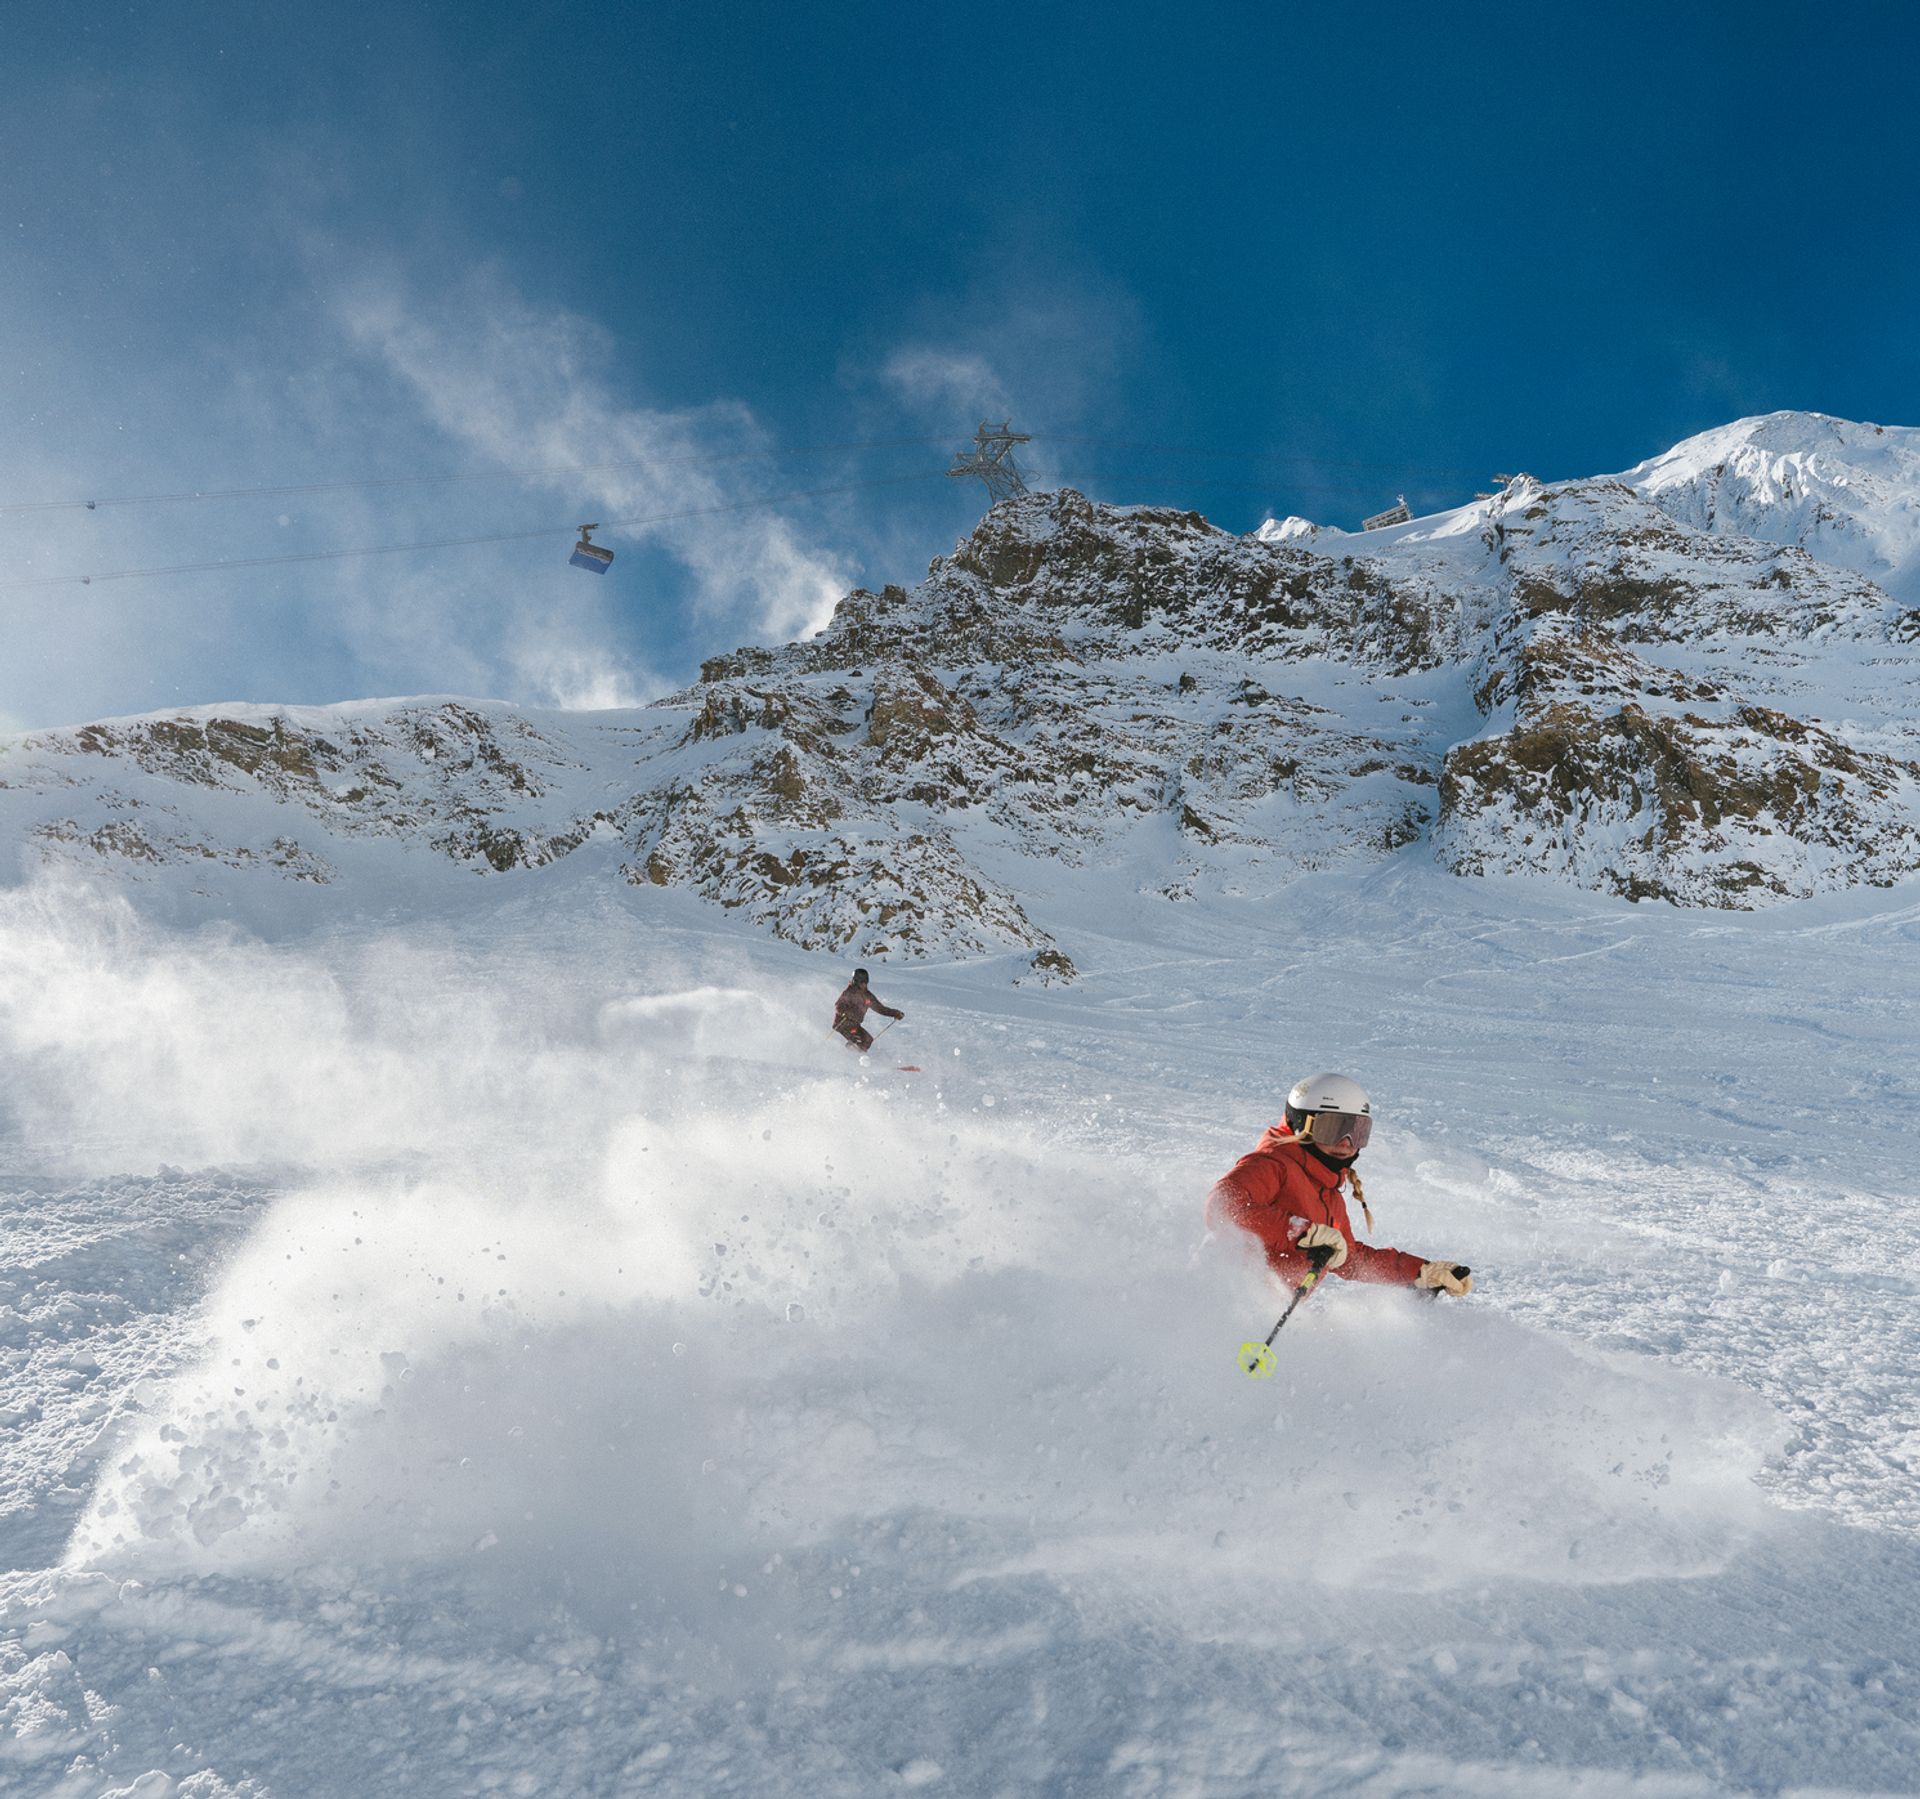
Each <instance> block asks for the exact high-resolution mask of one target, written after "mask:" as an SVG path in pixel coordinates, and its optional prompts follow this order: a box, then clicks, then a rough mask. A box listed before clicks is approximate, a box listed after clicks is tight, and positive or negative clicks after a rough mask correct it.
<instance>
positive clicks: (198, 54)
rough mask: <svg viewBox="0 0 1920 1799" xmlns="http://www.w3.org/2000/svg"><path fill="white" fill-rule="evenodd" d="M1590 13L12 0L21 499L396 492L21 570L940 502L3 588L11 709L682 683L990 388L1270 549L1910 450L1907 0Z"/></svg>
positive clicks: (1919, 373)
mask: <svg viewBox="0 0 1920 1799" xmlns="http://www.w3.org/2000/svg"><path fill="white" fill-rule="evenodd" d="M1580 15H1581V16H1579V17H1574V18H1565V17H1558V16H1556V13H1555V10H1554V9H1526V10H1516V9H1494V8H1431V7H1425V8H1414V7H1394V6H1376V7H1371V8H1367V7H1336V6H1331V5H1329V6H1285V5H1265V6H1247V7H1234V6H1211V7H1204V6H1203V7H1194V8H1186V9H1178V10H1176V9H1171V8H1164V7H1146V6H1132V7H1129V6H1120V5H1114V6H1108V7H1105V8H1092V7H1081V8H1068V7H1048V6H1044V5H1042V6H1033V7H1028V8H1024V9H1021V10H1020V11H1018V12H1017V13H1010V12H1008V11H1006V10H1005V9H988V8H977V9H957V8H943V9H932V8H924V9H923V8H910V7H901V6H899V5H898V4H893V5H884V6H883V5H872V6H869V5H862V4H846V5H835V6H814V7H809V6H794V5H784V6H749V5H738V4H729V3H727V0H709V3H708V4H704V5H686V6H660V5H629V6H624V7H596V6H588V5H576V4H567V3H564V0H559V3H552V4H544V5H539V4H525V3H523V4H519V5H514V6H507V5H496V4H491V3H488V0H463V3H462V4H446V5H433V6H426V5H405V4H399V5H395V4H381V5H377V6H375V5H362V4H358V3H357V0H339V3H337V4H333V5H330V6H328V7H325V8H321V7H311V6H303V7H293V6H287V5H266V6H259V5H249V6H245V7H242V6H238V5H233V6H228V5H217V4H212V5H192V4H177V5H170V6H165V7H151V6H133V7H123V8H120V9H99V10H93V9H86V10H83V9H76V8H72V7H67V6H52V5H44V4H36V3H34V0H15V4H13V5H12V6H9V7H8V8H6V9H4V11H0V230H3V231H4V234H5V235H4V239H3V240H0V258H3V260H0V507H4V506H9V505H13V506H17V505H19V504H21V503H24V502H30V501H54V500H67V499H77V498H85V497H101V496H106V497H109V498H118V497H124V496H137V495H144V494H154V493H169V492H177V491H182V490H194V489H204V488H236V487H258V486H283V487H293V486H301V485H307V484H331V483H362V484H363V485H358V486H339V487H329V488H328V489H327V490H326V491H321V492H306V493H299V494H282V495H254V496H251V497H247V498H238V499H227V500H207V501H201V502H198V503H176V504H166V505H150V506H124V507H111V506H103V507H101V508H99V509H97V510H96V511H93V512H86V511H80V510H65V511H61V510H48V511H33V512H21V511H0V584H3V583H5V582H8V581H18V580H20V579H22V578H34V577H45V576H50V575H65V574H77V573H84V572H104V571H111V570H118V569H127V568H147V567H156V566H163V565H168V564H174V563H187V562H204V561H213V560H220V559H227V558H259V557H272V556H278V555H287V554H293V553H300V552H308V551H317V550H332V549H339V548H347V547H355V546H361V545H368V544H385V543H409V542H416V541H421V540H425V539H432V538H440V537H460V536H475V535H485V534H490V533H495V532H511V531H520V530H526V531H538V530H546V529H552V530H555V531H558V532H564V531H565V530H566V528H567V527H568V526H570V525H572V524H574V523H576V522H578V521H579V520H580V519H582V518H648V517H653V516H655V515H657V514H662V513H671V512H685V511H693V510H700V509H706V508H711V507H716V506H729V505H732V504H734V503H735V502H739V501H743V500H749V499H751V498H753V497H755V496H759V495H766V494H775V493H785V492H791V491H795V490H801V489H809V490H810V489H819V488H830V487H838V486H843V485H846V486H851V485H852V484H854V483H858V482H863V481H886V480H889V479H890V478H892V477H904V476H913V475H922V476H924V477H925V478H924V479H918V480H900V481H895V482H893V483H892V484H891V485H884V486H873V487H866V488H860V489H857V490H855V491H850V492H847V493H842V494H834V495H828V496H825V497H821V498H817V499H813V500H810V501H805V502H800V503H796V504H792V505H788V506H785V507H782V508H777V509H760V510H750V511H740V512H727V513H715V514H710V515H709V516H707V517H705V518H700V519H687V520H682V521H680V522H678V523H673V524H668V525H664V526H660V527H656V528H638V529H628V530H623V531H610V532H608V533H606V536H607V538H608V541H609V542H611V543H612V544H613V545H614V546H615V547H616V548H617V549H618V550H619V552H620V559H619V561H618V563H617V564H616V566H615V569H614V572H613V573H612V574H610V575H609V576H607V577H606V578H605V579H604V580H597V579H596V578H594V577H591V576H588V575H585V574H582V573H579V572H577V571H575V570H572V569H570V568H569V567H568V566H567V565H566V559H565V558H566V549H567V541H566V538H565V537H564V536H554V537H543V538H539V539H530V540H525V541H520V542H509V543H502V544H494V545H476V546H471V547H467V548H460V549H444V550H436V551H421V552H417V553H412V554H406V555H393V556H380V557H370V558H365V559H334V560H322V561H313V562H302V563H290V564H284V565H268V566H257V567H254V568H250V569H236V570H228V571H221V572H215V573H203V574H196V575H177V576H167V577H159V578H153V579H148V580H140V581H123V582H110V583H100V584H96V585H94V586H91V587H85V588H82V587H75V586H43V587H29V588H22V587H18V586H13V587H6V586H4V585H0V608H4V615H3V616H4V621H5V638H4V641H5V645H6V647H5V649H4V650H0V724H11V725H16V726H19V725H40V724H48V723H55V722H65V721H72V720H77V719H80V718H84V717H90V716H100V715H104V714H109V713H116V712H129V711H140V710H148V709H154V708H160V707H166V706H171V705H176V704H192V703H201V702H209V701H218V700H232V699H251V700H286V701H299V702H320V701H327V700H334V699H342V698H349V697H356V696H361V695H390V694H398V693H408V692H477V693H482V694H493V695H500V696H504V697H508V698H512V699H517V700H520V701H523V702H527V703H563V704H596V703H598V704H605V703H615V702H623V701H629V700H634V699H638V698H643V697H647V696H650V695H652V694H654V693H657V692H659V691H662V690H663V689H665V688H667V687H670V686H675V685H679V684H681V683H682V682H684V681H685V680H686V679H688V678H690V676H691V675H692V674H693V673H695V672H696V671H697V666H698V662H699V659H700V657H701V656H702V655H710V654H713V653H715V652H717V651H719V650H722V649H726V648H730V647H732V646H733V645H734V644H736V643H740V642H746V641H752V640H756V639H767V638H772V637H784V636H787V635H791V634H792V633H794V632H796V631H800V630H804V629H806V628H808V627H809V626H811V625H813V624H815V623H817V622H818V620H819V619H820V618H821V617H822V616H823V615H824V612H825V611H826V610H827V609H828V608H830V606H831V603H832V600H833V598H834V597H836V596H837V595H838V594H839V593H840V592H842V591H844V590H845V588H846V587H847V586H849V585H852V584H854V583H856V582H859V583H866V584H872V585H877V584H879V583H880V582H883V581H887V580H900V581H907V582H910V581H912V580H913V579H915V578H917V577H918V576H919V574H920V573H921V572H922V571H923V570H924V568H925V566H926V562H927V560H928V558H929V557H931V556H933V555H936V554H938V553H941V552H942V551H944V550H946V549H947V548H949V547H950V546H951V545H952V543H953V541H954V540H955V539H956V538H957V537H958V536H959V535H960V534H962V533H963V532H964V531H965V530H966V529H968V528H969V527H970V525H971V524H972V522H973V521H974V520H975V519H976V518H977V517H978V515H979V512H980V510H981V505H982V501H983V499H984V495H983V494H982V493H981V492H980V491H979V490H978V489H976V488H974V487H972V486H971V484H962V483H957V482H949V481H945V480H943V479H941V478H940V475H939V471H940V470H941V469H942V468H943V467H944V465H945V463H946V461H947V459H948V456H949V455H950V453H951V451H952V450H953V449H954V448H957V447H959V446H960V445H961V444H962V443H963V442H964V441H965V439H966V437H967V436H968V435H969V433H970V432H971V429H972V427H973V425H974V423H975V422H976V421H977V420H978V418H980V417H981V416H983V415H984V414H985V413H986V412H988V411H989V410H991V411H993V412H995V413H998V412H1001V411H1011V412H1012V414H1013V415H1014V417H1015V419H1016V422H1017V423H1019V424H1021V425H1023V426H1024V427H1025V428H1027V429H1029V430H1031V431H1033V432H1034V433H1035V434H1036V439H1037V441H1036V443H1035V444H1034V445H1033V448H1032V453H1031V458H1030V460H1031V463H1032V465H1033V469H1034V472H1035V473H1036V474H1037V475H1039V476H1041V477H1043V478H1045V479H1046V480H1048V481H1050V482H1051V481H1061V480H1065V481H1070V482H1071V483H1072V484H1074V485H1076V486H1079V487H1082V488H1083V489H1085V490H1086V491H1088V492H1091V493H1094V494H1095V495H1097V496H1098V497H1101V498H1104V499H1111V500H1116V501H1143V502H1144V501H1152V502H1164V503H1170V504H1177V505H1181V506H1193V507H1197V508H1199V509H1200V510H1202V511H1204V512H1206V513H1207V514H1208V516H1209V517H1211V518H1213V519H1215V520H1216V521H1217V522H1219V523H1221V524H1223V525H1226V526H1228V527H1230V528H1233V529H1236V530H1246V529H1250V528H1251V527H1252V526H1254V525H1256V524H1257V523H1258V522H1259V521H1260V519H1261V518H1262V517H1264V516H1265V515H1266V514H1267V513H1269V512H1273V513H1277V514H1285V513H1287V512H1301V513H1304V514H1306V515H1308V516H1310V517H1314V518H1317V519H1322V520H1326V521H1329V522H1334V523H1344V524H1351V523H1352V522H1353V521H1354V520H1355V519H1357V517H1358V516H1359V515H1360V514H1361V513H1363V512H1366V511H1371V510H1373V509H1374V508H1375V507H1376V506H1377V505H1380V504H1385V503H1388V502H1390V501H1391V499H1392V497H1393V495H1394V494H1395V493H1397V492H1401V491H1404V492H1406V493H1407V494H1408V496H1409V498H1410V499H1411V500H1412V501H1413V502H1414V504H1415V506H1416V508H1417V509H1431V508H1434V507H1438V506H1441V505H1445V504H1449V503H1452V502H1455V501H1457V500H1460V499H1464V498H1465V497H1467V495H1468V494H1469V493H1470V492H1471V491H1472V489H1473V488H1474V487H1476V486H1480V485H1484V484H1485V482H1486V480H1487V478H1488V477H1489V476H1490V475H1491V474H1492V472H1493V471H1494V470H1496V469H1499V470H1511V469H1516V468H1526V469H1529V470H1532V471H1533V472H1535V473H1538V474H1541V475H1543V476H1549V477H1551V476H1556V475H1572V474H1586V473H1596V472H1600V471H1604V470H1609V469H1615V468H1620V467H1624V466H1626V465H1628V464H1630V463H1632V462H1635V461H1637V460H1639V459H1640V458H1641V457H1643V456H1646V455H1648V454H1650V453H1652V452H1654V451H1657V450H1659V449H1662V448H1664V447H1665V446H1667V445H1668V444H1670V443H1671V442H1673V441H1675V440H1676V439H1678V438H1680V437H1683V436H1685V435H1687V434H1688V433H1690V432H1692V431H1695V430H1699V429H1702V428H1704V427H1706V426H1709V425H1712V424H1717V423H1722V422H1725V421H1726V420H1728V419H1731V418H1735V417H1738V416H1741V415H1742V414H1746V413H1752V412H1760V411H1767V410H1771V409H1772V408H1775V407H1782V406H1795V407H1807V408H1812V409H1815V410H1820V411H1826V412H1833V413H1839V414H1842V415H1845V416H1849V417H1856V418H1871V419H1876V420H1879V421H1881V422H1886V423H1900V424H1912V423H1920V335H1917V334H1916V333H1915V331H1914V328H1913V327H1914V311H1915V309H1914V302H1913V295H1914V294H1915V292H1916V291H1920V229H1917V228H1916V226H1915V224H1914V222H1913V218H1914V209H1913V206H1912V203H1911V196H1912V195H1913V193H1914V192H1915V191H1916V187H1917V186H1920V183H1917V182H1916V176H1917V175H1920V167H1917V166H1916V165H1917V164H1920V151H1917V150H1916V143H1915V137H1914V134H1913V132H1912V130H1911V125H1910V119H1911V112H1912V102H1911V92H1910V71H1911V69H1912V67H1913V66H1914V61H1915V53H1916V51H1920V26H1916V25H1915V24H1914V23H1913V22H1912V20H1911V16H1910V14H1909V11H1908V9H1904V8H1901V7H1897V6H1892V5H1887V6H1846V5H1839V6H1830V7H1827V8H1825V9H1809V8H1805V7H1791V8H1789V7H1785V6H1757V7H1747V8H1744V9H1741V10H1740V11H1739V12H1738V13H1737V15H1736V14H1735V13H1733V12H1732V11H1730V10H1729V9H1724V8H1714V7H1697V8H1674V7H1656V6H1652V5H1632V4H1629V5H1623V6H1612V7H1608V8H1605V9H1599V8H1589V9H1580ZM848 444H872V445H885V446H889V447H883V448H870V449H841V448H834V449H823V448H821V447H820V446H831V445H848ZM589 463H595V464H600V463H605V464H614V463H617V464H619V465H620V466H619V467H613V468H606V467H603V468H596V469H592V470H588V469H584V468H583V467H582V465H584V464H589ZM569 471H572V472H569ZM427 477H433V478H434V479H432V480H428V479H426V478H427ZM440 477H452V478H450V479H446V480H441V479H439V478H440Z"/></svg>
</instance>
